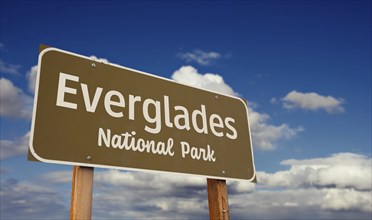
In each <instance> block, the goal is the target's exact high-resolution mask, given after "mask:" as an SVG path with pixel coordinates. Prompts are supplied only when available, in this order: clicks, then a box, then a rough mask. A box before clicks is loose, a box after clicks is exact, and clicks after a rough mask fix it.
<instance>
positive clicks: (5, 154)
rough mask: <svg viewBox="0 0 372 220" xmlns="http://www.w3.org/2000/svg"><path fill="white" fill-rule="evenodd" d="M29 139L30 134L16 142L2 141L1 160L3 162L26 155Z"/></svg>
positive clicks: (0, 143)
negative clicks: (6, 159) (3, 160)
mask: <svg viewBox="0 0 372 220" xmlns="http://www.w3.org/2000/svg"><path fill="white" fill-rule="evenodd" d="M29 139H30V132H28V133H27V134H25V135H24V136H22V137H21V138H19V139H16V140H14V141H9V140H0V159H1V160H2V159H5V158H9V157H14V156H18V155H26V154H27V150H28V141H29Z"/></svg>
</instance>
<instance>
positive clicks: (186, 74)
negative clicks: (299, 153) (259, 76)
mask: <svg viewBox="0 0 372 220" xmlns="http://www.w3.org/2000/svg"><path fill="white" fill-rule="evenodd" d="M172 79H173V80H175V81H176V82H178V83H182V84H185V85H189V86H193V87H198V88H203V89H208V90H211V91H215V92H220V93H223V94H227V95H231V96H239V94H238V93H237V92H235V91H234V90H233V89H232V88H231V87H230V86H229V85H228V84H226V83H225V81H224V80H223V78H222V77H221V76H220V75H217V74H212V73H206V74H201V73H199V72H198V71H197V70H196V69H195V68H194V67H192V66H183V67H181V68H180V69H179V70H176V71H175V72H174V73H173V75H172ZM268 120H269V115H267V114H263V113H259V112H256V111H254V109H253V108H249V122H250V126H251V133H252V142H253V146H254V147H255V148H256V149H261V150H273V149H275V146H274V143H275V142H276V141H279V140H281V139H283V138H284V139H288V138H292V137H294V136H295V135H296V134H298V133H299V132H301V131H303V128H301V127H298V128H291V127H290V126H289V125H287V124H281V125H279V126H275V125H271V124H269V123H268Z"/></svg>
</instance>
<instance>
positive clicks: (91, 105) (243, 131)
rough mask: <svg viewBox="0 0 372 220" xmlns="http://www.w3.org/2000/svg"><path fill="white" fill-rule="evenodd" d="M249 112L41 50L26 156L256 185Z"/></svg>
mask: <svg viewBox="0 0 372 220" xmlns="http://www.w3.org/2000/svg"><path fill="white" fill-rule="evenodd" d="M247 113H248V110H247V106H246V103H245V102H244V101H243V100H242V99H240V98H236V97H232V96H227V95H223V94H219V93H215V92H211V91H207V90H202V89H197V88H193V87H189V86H186V85H182V84H178V83H175V82H173V81H171V80H168V79H164V78H161V77H158V76H155V75H151V74H148V73H144V72H141V71H137V70H133V69H129V68H126V67H122V66H118V65H115V64H110V63H105V62H101V61H99V60H94V59H92V58H89V57H85V56H81V55H78V54H74V53H70V52H67V51H63V50H60V49H56V48H46V49H43V50H42V51H41V52H40V54H39V72H38V75H37V82H36V92H35V104H34V112H33V120H32V131H31V138H30V152H31V153H32V156H34V157H35V158H36V159H37V160H39V161H42V162H47V163H58V164H70V165H79V166H93V167H106V168H121V169H134V170H151V171H163V172H175V173H182V174H193V175H201V176H205V177H209V178H219V179H244V180H250V181H253V180H254V177H255V168H254V163H253V152H252V144H251V137H250V130H249V123H248V114H247Z"/></svg>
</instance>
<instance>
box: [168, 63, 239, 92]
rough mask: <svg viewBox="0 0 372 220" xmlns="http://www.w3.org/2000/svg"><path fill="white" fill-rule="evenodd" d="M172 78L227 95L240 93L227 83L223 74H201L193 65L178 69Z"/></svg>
mask: <svg viewBox="0 0 372 220" xmlns="http://www.w3.org/2000/svg"><path fill="white" fill-rule="evenodd" d="M172 79H173V80H174V81H176V82H178V83H181V84H185V85H189V86H193V87H197V88H203V89H208V90H211V91H215V92H220V93H223V94H227V95H232V96H238V93H236V92H234V90H233V89H232V88H231V87H230V86H229V85H227V84H226V83H225V81H224V80H223V78H222V76H220V75H218V74H213V73H206V74H201V73H199V72H198V70H197V69H195V68H194V67H192V66H183V67H181V68H180V69H178V70H176V71H175V72H174V73H173V75H172Z"/></svg>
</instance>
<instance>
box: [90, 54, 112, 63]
mask: <svg viewBox="0 0 372 220" xmlns="http://www.w3.org/2000/svg"><path fill="white" fill-rule="evenodd" d="M90 58H91V59H93V60H97V61H99V62H102V63H106V64H107V63H109V61H108V60H107V59H106V58H98V57H96V56H94V55H92V56H90Z"/></svg>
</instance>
